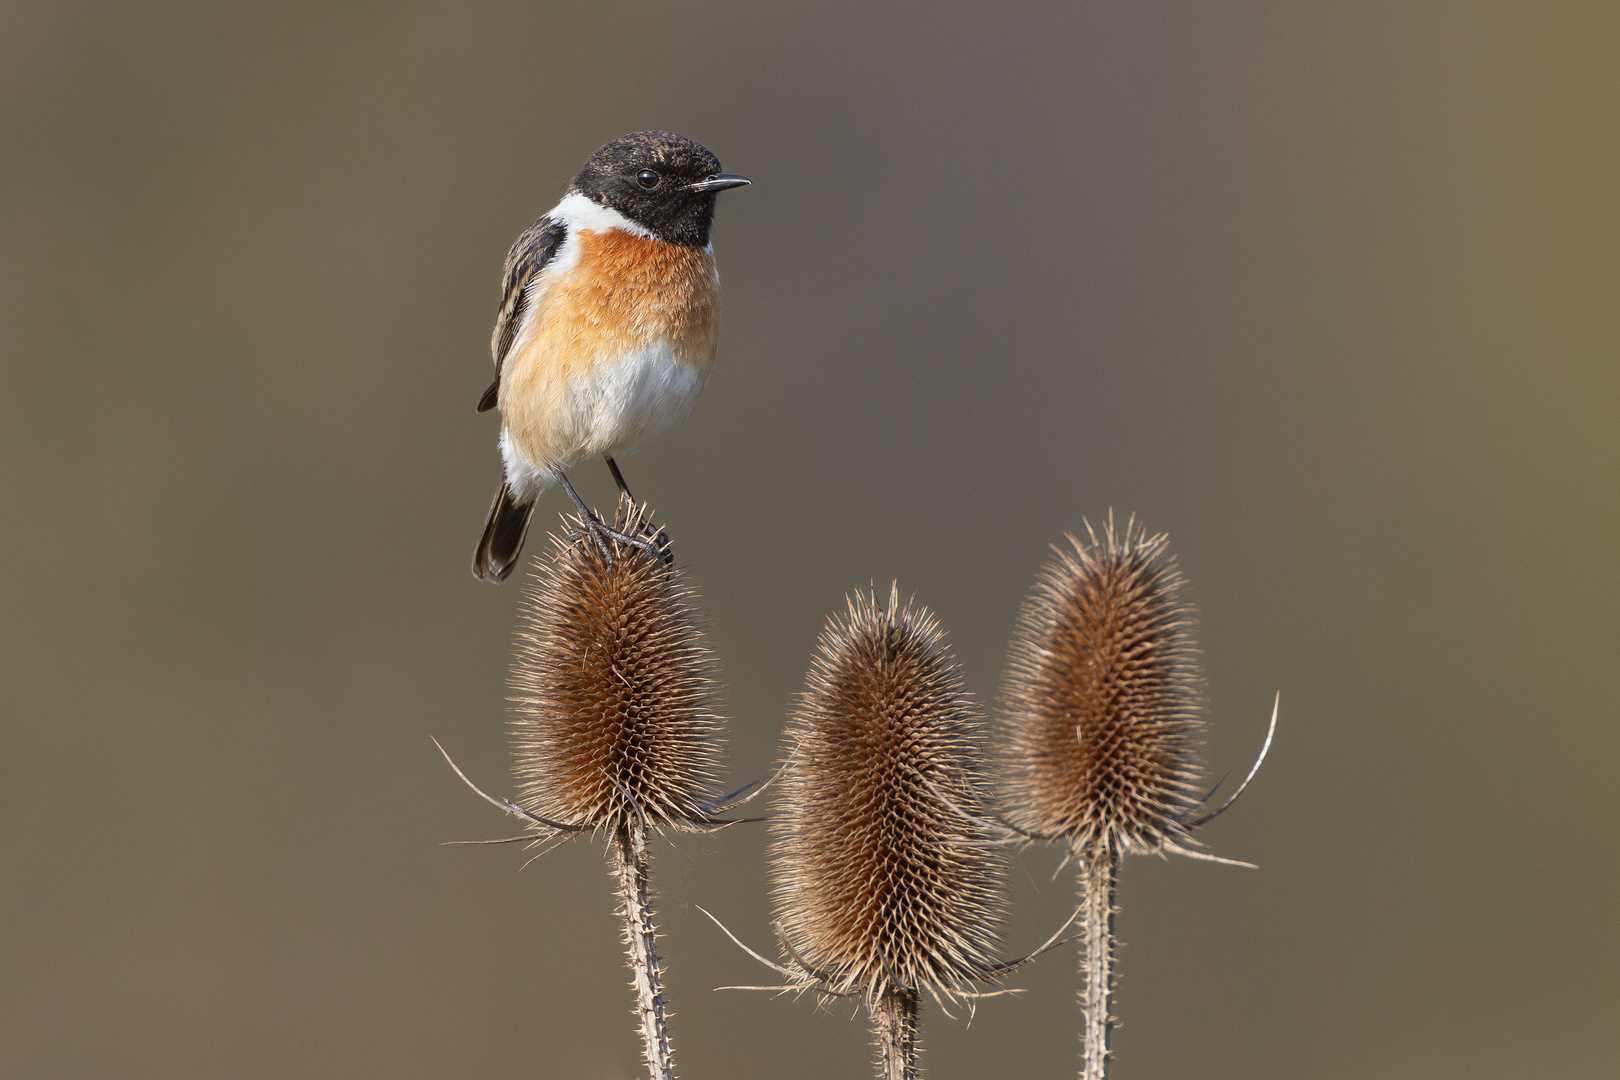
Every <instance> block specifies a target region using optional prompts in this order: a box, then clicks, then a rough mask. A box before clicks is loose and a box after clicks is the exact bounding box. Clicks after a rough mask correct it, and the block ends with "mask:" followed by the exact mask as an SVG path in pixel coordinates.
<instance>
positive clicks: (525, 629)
mask: <svg viewBox="0 0 1620 1080" xmlns="http://www.w3.org/2000/svg"><path fill="white" fill-rule="evenodd" d="M615 527H616V528H617V529H618V530H619V531H620V532H624V533H627V534H630V535H642V536H646V537H652V536H653V535H655V534H656V529H655V528H654V527H653V526H652V525H651V524H650V522H649V521H648V519H647V516H646V512H645V510H644V509H643V508H632V507H630V506H629V504H628V503H622V504H621V509H620V515H619V520H618V522H617V523H616V525H615ZM551 539H552V551H551V553H550V558H549V559H546V560H542V561H541V565H540V567H539V568H538V570H537V571H536V574H535V576H534V578H533V579H532V581H531V582H530V583H529V585H528V586H527V588H526V589H525V591H524V598H523V603H522V608H521V618H522V622H521V625H520V628H519V630H518V635H517V649H516V657H515V659H514V661H513V668H512V689H513V690H514V691H515V696H514V697H513V698H512V703H513V715H512V720H511V731H512V750H513V756H514V758H515V766H514V768H515V771H516V773H517V778H518V780H519V783H520V787H519V795H518V802H519V803H520V804H521V805H522V806H523V807H524V808H525V809H527V810H528V811H530V812H531V813H533V814H537V815H539V816H541V817H543V818H546V819H549V820H551V821H557V822H562V823H565V824H567V825H570V826H574V827H583V828H588V829H596V828H612V827H617V826H619V825H622V824H625V823H627V822H630V821H631V820H632V819H633V818H634V817H635V816H636V815H638V814H639V815H642V816H644V817H645V818H646V820H647V821H648V822H649V823H650V824H654V825H670V826H674V827H676V828H682V827H683V826H688V825H691V824H693V822H694V821H702V820H703V818H704V815H703V812H702V811H701V809H700V807H701V806H702V804H703V803H704V802H705V800H706V799H707V798H709V796H710V793H711V791H712V789H713V787H714V783H715V780H716V775H717V772H718V769H719V766H720V741H719V728H720V721H719V718H718V717H717V716H716V715H715V712H714V710H713V702H714V698H715V678H714V662H713V658H712V656H711V655H710V653H709V651H708V649H707V648H705V647H704V645H703V638H702V630H701V627H700V625H699V621H698V615H697V606H696V597H695V596H694V594H693V592H692V590H691V589H690V588H688V587H687V586H686V585H685V584H684V583H683V582H682V580H681V577H680V574H679V572H678V571H677V570H676V569H675V568H674V567H673V566H671V565H666V564H665V563H664V562H662V561H660V560H659V559H657V558H654V557H653V556H651V555H649V554H648V553H646V552H644V551H641V550H638V549H636V548H632V547H630V546H628V545H623V544H615V545H614V555H613V559H612V561H611V562H609V560H607V559H606V558H604V557H603V553H602V551H601V549H600V548H599V547H598V546H597V544H596V543H595V542H594V539H593V537H592V536H591V534H590V533H589V532H588V531H587V530H585V529H584V528H580V529H578V530H577V531H576V532H574V533H573V534H571V535H569V536H562V537H559V536H555V535H554V536H553V537H552V538H551Z"/></svg>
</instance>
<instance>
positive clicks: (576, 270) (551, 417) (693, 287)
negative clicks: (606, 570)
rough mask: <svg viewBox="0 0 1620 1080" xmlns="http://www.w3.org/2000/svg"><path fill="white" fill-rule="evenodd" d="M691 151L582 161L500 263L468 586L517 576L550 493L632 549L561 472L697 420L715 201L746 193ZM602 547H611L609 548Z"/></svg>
mask: <svg viewBox="0 0 1620 1080" xmlns="http://www.w3.org/2000/svg"><path fill="white" fill-rule="evenodd" d="M748 182H749V181H748V178H747V177H745V176H734V175H732V174H730V173H723V172H721V171H720V160H719V159H718V158H716V157H715V156H714V155H713V154H711V153H710V152H709V151H707V150H705V149H704V148H703V147H701V146H699V145H698V144H697V143H695V142H693V141H691V140H690V139H684V138H682V137H681V136H679V135H672V134H670V133H669V132H665V131H642V132H637V133H636V134H634V135H626V136H624V137H623V138H620V139H614V140H613V141H612V142H610V143H608V144H607V145H606V146H604V147H602V148H601V149H600V150H598V151H596V153H594V154H592V155H591V156H590V157H589V158H587V159H586V161H585V167H584V168H583V169H581V170H580V172H579V175H578V176H576V177H574V179H573V180H572V181H570V182H569V184H568V189H567V191H566V192H564V194H563V197H562V201H561V202H559V203H558V204H557V205H556V206H555V207H553V208H552V209H551V211H550V212H549V213H547V214H546V216H545V217H543V218H541V219H540V220H539V221H536V222H535V223H534V224H533V225H531V226H529V227H528V229H526V230H525V231H524V233H523V235H522V236H519V237H518V239H517V243H515V244H513V245H512V250H511V251H510V252H509V253H508V254H507V256H506V270H505V274H504V277H503V283H502V294H503V299H502V301H501V309H500V314H499V315H498V316H497V317H496V320H495V333H494V336H493V337H492V338H491V340H490V349H491V351H492V352H493V353H494V354H495V381H494V382H493V383H491V384H490V387H489V389H488V390H486V391H485V392H484V396H483V398H482V399H480V401H479V402H478V411H479V412H485V411H487V410H489V409H493V408H496V407H499V408H500V410H501V440H500V446H501V463H502V466H503V471H502V476H501V489H500V491H499V492H497V493H496V495H495V502H494V505H492V506H491V507H490V509H489V520H488V522H486V523H485V525H484V535H483V538H482V539H481V540H479V542H478V551H477V553H476V554H474V556H473V567H472V568H473V573H474V574H476V575H477V576H478V577H480V578H483V579H484V580H485V581H491V582H497V581H502V580H504V579H505V578H506V576H507V575H508V574H510V573H511V572H512V567H513V566H515V565H517V560H518V554H519V552H521V551H522V549H523V538H524V535H525V534H526V533H527V532H528V530H529V517H530V515H531V514H532V513H533V511H534V505H535V501H536V500H537V499H539V497H540V495H541V493H542V492H544V491H545V490H546V489H547V488H549V487H550V486H551V485H552V484H553V483H554V482H555V483H558V484H561V485H562V487H563V490H564V491H566V492H567V493H568V496H569V498H570V499H572V500H573V502H574V505H575V507H576V508H577V509H578V510H579V512H580V516H581V518H582V519H583V520H584V521H585V522H586V525H587V527H588V528H590V529H592V530H593V531H595V532H596V533H597V542H598V543H602V542H603V541H602V537H603V536H606V537H611V538H613V539H616V540H620V541H623V542H626V543H633V544H635V545H636V546H638V547H647V546H648V543H647V541H645V540H643V539H641V538H639V537H628V536H622V535H620V534H617V533H615V532H614V531H613V530H612V529H610V528H608V527H607V526H606V525H605V524H604V523H603V522H602V521H601V520H600V519H598V518H597V517H596V516H595V515H594V514H592V513H591V512H590V510H589V509H588V508H587V507H586V506H585V503H584V501H583V500H581V499H580V497H579V494H578V492H576V491H575V490H574V486H573V485H572V484H570V483H569V482H568V477H567V475H566V470H567V469H570V468H572V467H573V466H574V465H576V464H578V463H579V462H581V461H583V460H585V459H586V458H592V457H601V458H604V459H606V461H607V465H608V468H609V469H610V470H612V472H613V479H614V482H615V483H616V484H618V486H619V490H620V491H622V492H624V493H625V494H626V495H629V494H630V489H629V488H628V487H627V486H626V485H625V482H624V475H623V473H621V472H620V471H619V466H618V463H617V461H615V460H614V459H615V458H616V457H620V456H624V455H628V454H631V453H633V452H635V450H636V449H637V448H639V447H640V446H642V445H643V444H645V443H647V442H648V441H650V440H651V439H652V438H653V437H654V436H656V435H658V434H659V433H660V432H662V431H663V430H664V429H666V428H668V427H671V426H672V425H674V424H678V423H680V422H681V420H683V419H685V418H686V414H687V413H689V412H691V410H692V404H693V402H694V401H695V400H696V399H697V395H698V391H699V390H701V389H703V384H704V382H705V380H707V379H708V377H709V369H710V367H711V366H713V364H714V352H715V344H716V341H717V339H718V336H719V330H720V278H719V275H718V273H717V272H716V271H715V266H714V247H713V245H712V244H711V243H710V242H709V228H710V226H711V225H712V224H713V222H714V204H715V197H716V196H717V195H718V194H719V193H720V192H722V191H725V190H727V189H728V188H734V187H741V186H742V185H744V184H747V183H748ZM604 550H605V548H604Z"/></svg>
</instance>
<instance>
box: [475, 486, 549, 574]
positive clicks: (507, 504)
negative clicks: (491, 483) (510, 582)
mask: <svg viewBox="0 0 1620 1080" xmlns="http://www.w3.org/2000/svg"><path fill="white" fill-rule="evenodd" d="M533 512H534V500H533V499H530V500H529V501H528V502H525V503H520V502H518V501H517V499H516V498H514V497H513V495H512V485H510V484H508V483H505V482H502V484H501V490H500V491H498V492H496V493H495V502H494V504H493V505H491V506H490V508H489V520H488V521H486V522H484V537H483V539H481V540H479V541H478V550H477V551H476V552H475V553H474V554H473V564H472V572H473V576H474V577H479V578H483V579H484V580H485V581H488V582H491V583H498V582H502V581H505V580H506V576H507V575H508V574H510V573H511V572H512V567H514V566H516V565H517V561H518V554H519V553H520V552H522V550H523V537H524V536H525V535H526V534H527V533H528V531H529V515H530V514H531V513H533Z"/></svg>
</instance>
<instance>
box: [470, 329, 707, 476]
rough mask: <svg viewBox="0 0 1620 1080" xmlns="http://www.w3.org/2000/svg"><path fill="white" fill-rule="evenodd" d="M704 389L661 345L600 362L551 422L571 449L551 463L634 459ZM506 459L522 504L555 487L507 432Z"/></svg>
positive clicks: (574, 386)
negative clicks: (643, 446)
mask: <svg viewBox="0 0 1620 1080" xmlns="http://www.w3.org/2000/svg"><path fill="white" fill-rule="evenodd" d="M702 389H703V376H702V375H701V374H700V373H699V372H698V370H697V369H696V368H695V367H693V366H692V365H690V364H683V363H681V362H680V361H678V360H676V359H675V354H674V352H673V351H672V350H671V349H670V348H669V346H668V345H664V344H661V343H660V344H657V345H649V346H647V347H645V348H643V349H638V350H636V351H635V352H632V353H628V354H626V355H624V356H622V357H620V358H619V359H617V360H613V361H609V362H607V363H598V364H597V365H595V368H594V370H593V371H592V372H591V373H590V374H589V375H577V376H575V377H573V378H571V379H569V380H568V385H567V389H566V391H565V392H564V396H563V402H562V408H561V409H559V410H558V411H557V413H556V414H554V415H553V417H552V432H553V438H554V441H555V444H556V445H559V446H567V447H569V448H570V449H569V452H568V455H567V457H566V458H565V459H564V460H562V461H559V462H554V463H552V464H555V465H558V466H560V467H561V468H563V469H564V470H566V469H569V468H571V467H573V466H574V465H576V464H578V463H579V462H580V461H583V460H585V459H587V458H593V457H608V456H612V457H622V456H625V455H628V454H633V453H635V451H636V450H637V449H638V448H640V447H641V446H642V445H643V444H644V443H646V442H648V441H649V440H651V439H652V438H654V437H655V436H657V435H658V434H659V433H660V432H662V431H664V430H665V429H666V428H670V427H673V426H674V425H676V424H678V423H680V422H681V421H682V420H684V419H686V415H687V414H688V413H690V412H691V411H692V405H693V403H694V402H696V401H697V395H698V391H700V390H702ZM501 457H502V459H503V461H504V462H505V464H506V477H507V480H508V482H510V483H511V484H512V486H513V488H514V489H515V491H516V493H517V495H518V497H519V498H520V499H526V498H529V497H534V496H538V495H539V494H540V493H541V492H542V491H544V490H545V489H546V488H548V487H550V486H551V484H552V477H551V473H550V470H549V468H542V467H539V466H538V465H537V464H536V463H534V462H531V461H529V460H528V458H527V457H525V456H524V455H523V453H522V451H520V450H519V449H518V448H517V447H516V446H515V445H514V443H513V441H512V440H511V439H510V438H509V437H508V436H507V433H506V432H505V431H502V433H501Z"/></svg>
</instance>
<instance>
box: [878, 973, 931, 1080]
mask: <svg viewBox="0 0 1620 1080" xmlns="http://www.w3.org/2000/svg"><path fill="white" fill-rule="evenodd" d="M918 1004H919V1002H918V997H917V991H916V990H915V989H900V988H892V989H889V990H885V991H884V992H883V993H882V994H880V995H878V996H877V997H876V998H874V999H872V1000H871V1001H870V1002H868V1005H867V1008H868V1011H869V1012H870V1013H871V1014H872V1041H873V1042H874V1043H875V1044H876V1045H877V1049H878V1080H917V1076H918V1072H917V1011H918Z"/></svg>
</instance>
